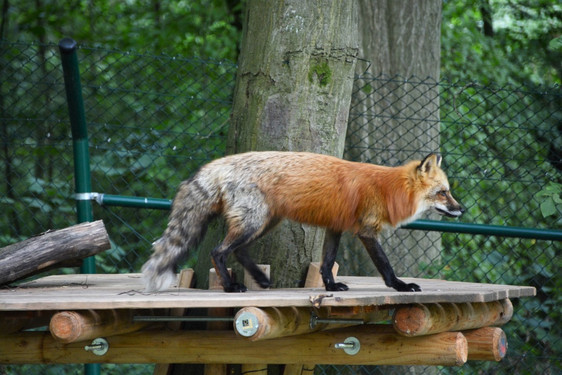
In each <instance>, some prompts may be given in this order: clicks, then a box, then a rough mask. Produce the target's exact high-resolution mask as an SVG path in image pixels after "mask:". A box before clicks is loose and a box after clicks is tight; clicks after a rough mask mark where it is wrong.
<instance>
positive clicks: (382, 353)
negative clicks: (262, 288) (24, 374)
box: [0, 325, 468, 366]
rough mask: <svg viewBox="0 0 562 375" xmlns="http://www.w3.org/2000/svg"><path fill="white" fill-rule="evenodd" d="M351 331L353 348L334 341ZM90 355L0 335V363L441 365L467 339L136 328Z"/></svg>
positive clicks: (41, 339) (455, 361)
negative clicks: (259, 337)
mask: <svg viewBox="0 0 562 375" xmlns="http://www.w3.org/2000/svg"><path fill="white" fill-rule="evenodd" d="M349 337H356V338H357V339H358V340H359V342H360V345H361V348H360V350H359V352H358V353H357V354H355V355H349V354H347V353H346V352H344V350H342V349H336V348H335V344H337V343H344V342H346V341H347V340H348V338H349ZM107 340H108V343H109V350H108V352H107V353H106V354H105V355H103V356H96V355H94V354H93V353H91V352H86V351H85V350H84V344H83V343H71V344H66V345H65V344H61V343H58V342H56V341H55V340H54V339H53V338H52V337H51V335H50V334H49V333H43V332H24V333H18V334H14V335H8V336H1V337H0V364H24V363H29V364H33V363H154V362H157V363H167V362H175V363H241V364H243V363H258V364H259V363H271V364H302V363H314V364H334V365H354V364H355V365H444V366H454V365H461V364H463V363H465V361H466V359H467V353H468V348H467V341H466V338H465V337H464V335H463V334H462V333H460V332H443V333H438V334H435V335H431V336H423V337H404V336H400V335H398V334H397V333H396V332H394V330H393V328H392V327H391V326H377V325H367V326H360V327H349V328H344V329H338V330H330V331H321V332H316V333H312V334H308V335H300V336H291V337H283V338H279V339H272V340H269V341H267V345H264V343H263V342H259V341H258V342H252V341H246V340H241V339H239V338H238V337H237V336H236V335H235V334H234V332H232V331H177V332H173V331H150V330H149V331H139V332H134V333H129V334H124V335H118V336H112V337H109V338H107Z"/></svg>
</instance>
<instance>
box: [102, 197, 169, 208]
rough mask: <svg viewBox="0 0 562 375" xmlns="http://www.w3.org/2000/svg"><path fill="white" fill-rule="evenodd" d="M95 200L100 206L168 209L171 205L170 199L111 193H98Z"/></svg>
mask: <svg viewBox="0 0 562 375" xmlns="http://www.w3.org/2000/svg"><path fill="white" fill-rule="evenodd" d="M96 202H98V203H99V204H100V205H102V206H119V207H131V208H153V209H157V210H169V209H170V208H171V207H172V201H171V200H170V199H162V198H147V197H131V196H125V195H111V194H98V196H97V197H96Z"/></svg>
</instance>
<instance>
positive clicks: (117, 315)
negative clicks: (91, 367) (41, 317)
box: [49, 310, 148, 344]
mask: <svg viewBox="0 0 562 375" xmlns="http://www.w3.org/2000/svg"><path fill="white" fill-rule="evenodd" d="M147 325H148V323H146V322H137V323H134V322H133V310H97V311H95V310H85V311H62V312H58V313H56V314H55V315H53V317H52V318H51V322H50V323H49V330H50V331H51V335H52V336H53V338H54V339H55V340H57V341H59V342H61V343H65V344H68V343H71V342H78V341H84V340H91V339H93V338H96V337H104V336H113V335H120V334H123V333H129V332H134V331H138V330H140V329H142V328H144V327H146V326H147Z"/></svg>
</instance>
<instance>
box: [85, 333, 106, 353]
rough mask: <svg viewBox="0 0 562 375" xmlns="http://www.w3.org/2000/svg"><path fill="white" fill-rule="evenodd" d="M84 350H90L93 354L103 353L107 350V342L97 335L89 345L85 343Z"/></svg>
mask: <svg viewBox="0 0 562 375" xmlns="http://www.w3.org/2000/svg"><path fill="white" fill-rule="evenodd" d="M84 350H85V351H87V352H92V353H93V354H95V355H100V356H101V355H104V354H105V353H107V351H108V350H109V343H108V342H107V340H106V339H104V338H102V337H99V338H97V339H94V341H92V343H91V344H90V345H86V346H85V347H84Z"/></svg>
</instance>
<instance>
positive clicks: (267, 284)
mask: <svg viewBox="0 0 562 375" xmlns="http://www.w3.org/2000/svg"><path fill="white" fill-rule="evenodd" d="M255 280H256V282H257V283H258V285H259V286H260V287H261V288H263V289H267V288H269V287H270V286H271V281H269V279H268V278H267V277H265V275H264V276H263V277H259V278H255Z"/></svg>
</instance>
